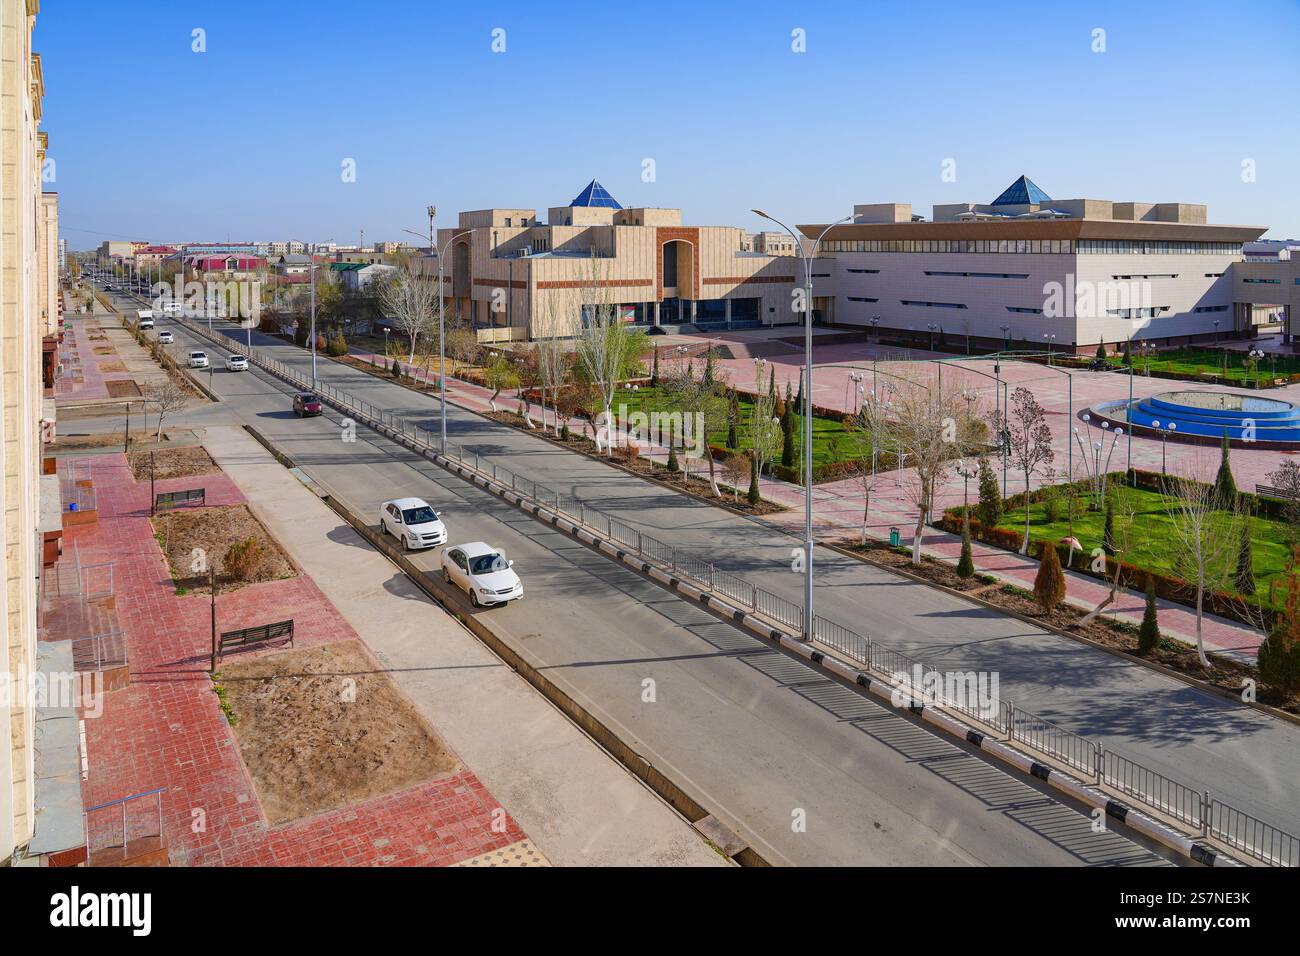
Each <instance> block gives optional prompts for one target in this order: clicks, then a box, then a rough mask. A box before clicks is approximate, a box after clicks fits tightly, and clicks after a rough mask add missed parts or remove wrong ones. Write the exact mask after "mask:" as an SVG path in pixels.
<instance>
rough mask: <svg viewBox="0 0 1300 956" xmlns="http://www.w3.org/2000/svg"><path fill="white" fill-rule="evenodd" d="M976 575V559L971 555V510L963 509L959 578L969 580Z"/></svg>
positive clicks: (958, 567)
mask: <svg viewBox="0 0 1300 956" xmlns="http://www.w3.org/2000/svg"><path fill="white" fill-rule="evenodd" d="M974 573H975V557H974V555H973V554H972V553H971V543H970V509H969V508H963V509H962V516H961V558H960V559H959V560H958V561H957V576H958V577H960V578H968V577H970V576H971V575H972V574H974Z"/></svg>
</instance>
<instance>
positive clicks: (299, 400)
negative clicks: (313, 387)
mask: <svg viewBox="0 0 1300 956" xmlns="http://www.w3.org/2000/svg"><path fill="white" fill-rule="evenodd" d="M323 411H324V408H323V407H322V406H321V403H320V399H319V398H317V397H316V396H315V395H314V394H313V393H311V392H299V393H298V394H297V395H295V396H294V397H293V413H294V414H295V415H297V416H298V417H299V418H307V417H308V416H310V415H319V414H320V413H321V412H323Z"/></svg>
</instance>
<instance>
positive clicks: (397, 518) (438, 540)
mask: <svg viewBox="0 0 1300 956" xmlns="http://www.w3.org/2000/svg"><path fill="white" fill-rule="evenodd" d="M379 530H380V531H382V532H383V533H384V534H391V535H392V536H393V537H394V538H397V539H398V540H399V541H401V542H402V547H403V548H405V549H406V550H407V551H415V550H419V549H422V548H432V547H435V546H437V545H440V544H446V543H447V526H446V525H444V524H443V523H442V518H440V517H439V516H438V512H436V511H434V510H433V509H432V508H431V507H429V503H428V502H427V501H425V500H424V499H423V498H394V499H393V500H392V501H385V502H384V503H383V505H381V506H380V508H379Z"/></svg>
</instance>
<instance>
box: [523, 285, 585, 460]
mask: <svg viewBox="0 0 1300 956" xmlns="http://www.w3.org/2000/svg"><path fill="white" fill-rule="evenodd" d="M539 312H540V314H539V315H537V316H535V317H534V329H533V332H534V337H535V338H536V340H537V370H538V372H539V373H540V376H541V381H542V430H543V431H545V430H546V399H547V396H548V394H549V396H550V398H551V412H552V415H551V417H552V420H553V424H554V428H555V432H556V434H559V431H560V420H559V413H558V410H557V408H556V406H557V403H558V399H559V391H560V386H562V385H563V384H564V379H565V377H566V376H567V375H568V372H569V367H570V366H571V365H572V363H573V355H572V349H571V348H570V347H569V345H568V343H567V341H566V340H565V339H564V338H562V337H561V336H562V335H563V334H565V333H568V332H569V331H570V330H572V329H573V328H574V327H575V326H576V325H577V323H578V316H577V315H576V314H575V313H576V312H577V307H576V303H575V302H574V301H572V299H571V298H570V297H568V296H562V294H560V293H552V294H550V295H548V296H547V297H546V298H545V300H544V305H543V306H542V308H541V309H540V310H539Z"/></svg>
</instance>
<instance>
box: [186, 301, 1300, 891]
mask: <svg viewBox="0 0 1300 956" xmlns="http://www.w3.org/2000/svg"><path fill="white" fill-rule="evenodd" d="M179 321H180V322H181V324H183V325H185V326H186V327H187V328H189V329H190V330H191V331H193V332H195V333H196V334H198V335H200V336H203V337H205V338H209V339H211V340H213V341H215V342H218V344H220V345H221V346H222V347H224V348H227V349H230V350H231V351H234V352H238V353H239V354H242V355H245V356H247V357H248V359H249V360H250V361H252V362H254V363H256V364H257V365H259V366H261V367H262V368H264V369H266V370H267V371H269V372H272V373H273V374H275V375H277V376H278V377H280V378H282V379H284V380H285V381H286V382H288V383H290V384H291V385H295V386H297V387H301V388H311V387H313V386H312V385H311V382H310V381H309V379H307V378H306V377H305V376H303V375H300V374H299V373H297V372H295V371H294V370H293V369H290V368H288V367H287V366H285V365H284V364H283V363H281V362H279V361H277V360H275V359H273V358H271V357H270V356H268V355H265V354H263V353H262V352H261V351H260V350H258V349H250V348H248V347H247V346H246V345H243V344H242V343H240V342H238V341H236V340H234V339H229V338H226V337H223V336H220V335H219V334H217V333H209V332H208V331H207V330H206V329H204V328H202V327H201V326H199V325H198V324H197V323H194V322H193V321H192V320H189V319H186V318H181V319H179ZM315 387H316V392H317V394H318V395H320V396H321V397H322V398H324V399H326V400H327V401H329V402H330V404H332V405H334V406H335V407H337V408H338V409H339V410H340V411H342V412H344V413H345V414H348V415H349V416H350V417H352V418H358V419H364V420H369V421H370V422H371V423H372V424H375V425H377V426H379V428H380V430H381V431H385V432H388V433H390V434H393V435H395V436H400V437H401V438H403V439H405V440H406V441H407V442H409V443H410V444H411V445H412V447H413V448H415V449H416V450H419V451H420V452H421V453H422V454H433V455H442V456H443V457H445V458H446V459H448V460H450V461H455V462H457V463H458V464H459V465H460V466H461V467H463V468H466V469H472V471H473V472H474V473H475V474H478V475H481V476H483V477H484V478H490V479H491V480H492V481H494V482H496V483H497V484H499V485H502V486H508V487H509V488H510V489H511V490H512V491H514V492H515V493H517V494H519V495H521V496H527V497H529V498H531V499H532V500H533V501H534V502H536V503H537V504H538V505H539V506H540V507H546V508H554V509H555V511H556V513H557V514H558V515H562V516H564V517H565V518H566V519H568V520H569V521H571V522H573V523H574V524H575V525H577V526H579V527H583V528H586V529H589V530H590V531H592V532H594V533H595V534H596V535H597V536H598V537H601V538H604V539H606V540H609V541H611V542H614V543H616V544H618V545H620V546H623V547H626V548H628V549H629V550H631V551H632V552H633V553H635V554H637V555H638V556H640V557H642V558H643V559H645V560H647V561H649V562H652V563H654V564H656V565H660V566H661V567H664V568H667V569H670V570H671V571H672V573H673V574H674V575H675V576H679V577H682V578H689V579H691V580H693V581H695V582H698V583H699V584H700V585H701V586H703V587H704V588H706V589H708V590H710V591H713V590H716V591H718V592H719V593H722V594H725V595H726V596H727V597H730V598H732V599H733V600H736V601H737V602H739V603H743V604H744V605H745V608H746V609H748V610H749V611H751V612H753V613H754V614H756V615H758V616H761V617H764V618H767V619H768V620H771V621H774V622H776V623H779V624H781V625H784V626H785V627H788V628H790V629H791V631H792V632H794V633H795V634H802V633H803V606H802V605H801V604H797V603H795V602H793V601H790V600H789V599H787V598H784V597H782V596H781V595H778V594H773V593H772V592H771V591H768V590H766V589H764V588H760V587H757V586H756V585H753V584H750V583H749V582H746V581H745V580H744V579H742V578H739V577H737V576H735V575H732V574H730V573H729V572H719V571H718V570H717V569H716V568H715V567H714V566H713V564H712V562H710V561H707V560H705V559H703V558H700V557H699V556H698V555H695V554H691V553H689V552H685V551H682V550H681V549H679V548H676V547H674V546H673V545H669V544H666V543H664V542H662V541H659V540H658V539H656V538H653V537H651V536H649V535H645V534H642V533H640V532H637V531H636V530H635V529H633V528H631V527H630V526H628V525H626V524H624V523H623V522H621V521H619V520H618V519H616V518H612V517H611V516H609V515H607V514H605V513H604V512H602V511H600V510H598V509H596V508H594V507H592V506H591V505H587V504H585V503H583V502H581V501H579V500H578V499H576V498H574V497H571V496H565V495H563V494H561V493H560V492H558V491H555V490H553V489H551V488H547V487H546V486H544V485H541V484H538V483H537V482H536V481H535V480H533V479H531V478H522V477H520V476H518V475H516V474H515V473H514V472H512V471H510V470H509V469H508V468H505V467H503V466H501V465H498V464H495V463H484V462H480V460H479V458H478V456H477V455H469V456H467V455H466V454H465V451H464V449H462V448H460V447H459V446H456V445H453V444H448V445H447V447H446V449H445V451H442V452H440V451H439V450H438V447H439V444H440V443H439V442H435V441H434V436H433V435H432V433H430V432H428V431H426V430H424V429H421V428H419V427H417V426H414V425H413V424H412V423H408V422H406V421H405V420H404V419H402V418H401V417H400V416H396V415H395V414H394V413H392V412H391V411H388V410H385V409H379V408H377V407H375V406H373V405H370V404H369V403H367V402H364V401H362V400H360V399H357V398H355V397H353V396H351V395H350V394H348V393H347V392H343V391H339V390H336V389H334V388H332V387H325V388H322V387H321V386H320V385H319V384H318V385H317V386H315ZM719 575H722V578H721V580H722V581H724V582H725V585H720V584H719V580H720V578H719ZM813 625H814V628H813V638H814V640H816V641H818V642H819V643H823V644H825V646H827V647H831V648H833V649H835V650H836V651H838V652H840V653H842V654H844V656H845V657H848V658H850V659H851V660H853V661H855V662H856V663H858V664H861V665H862V666H863V667H865V668H866V669H867V670H869V671H874V672H876V673H877V674H882V675H885V676H886V677H890V678H893V677H894V676H895V675H899V674H906V675H909V679H910V678H911V677H912V675H915V674H918V673H919V674H920V675H921V676H922V680H923V681H925V682H926V683H927V685H928V682H929V680H930V679H932V678H936V677H937V678H940V679H939V680H937V681H936V682H935V684H934V686H937V687H940V688H942V687H944V686H945V684H944V681H943V680H942V677H943V672H942V671H941V670H940V669H939V668H937V667H935V666H933V665H931V664H927V663H925V662H923V661H920V660H918V659H916V658H913V657H910V656H909V655H907V654H904V653H903V652H901V651H898V650H895V649H893V648H891V647H888V646H887V645H884V644H881V643H880V642H878V641H873V640H871V639H870V638H869V637H865V636H863V635H861V634H858V633H857V632H856V631H854V630H852V629H851V628H849V627H846V626H844V625H842V624H838V623H836V622H834V621H831V620H829V619H827V618H823V617H821V616H820V615H819V616H816V617H815V618H814V620H813ZM914 690H917V691H918V693H917V699H918V700H920V699H921V695H920V694H919V689H914ZM937 703H938V704H939V705H940V706H941V707H944V708H951V709H953V710H956V711H958V712H960V713H962V714H964V715H966V716H968V717H971V718H973V719H974V720H977V721H979V722H981V723H982V724H984V725H985V726H987V727H990V728H992V729H993V730H994V731H995V732H997V733H1000V734H1002V735H1004V736H1006V737H1007V739H1008V740H1010V741H1014V742H1015V743H1017V744H1020V745H1021V746H1023V747H1025V748H1027V749H1028V750H1030V751H1033V752H1036V753H1039V754H1042V755H1043V756H1046V757H1049V758H1051V759H1054V760H1057V761H1059V762H1061V763H1063V764H1065V765H1066V766H1068V767H1070V768H1072V769H1074V770H1077V771H1079V772H1081V773H1083V774H1085V775H1086V776H1088V777H1090V778H1091V779H1092V780H1093V781H1094V782H1095V783H1096V784H1097V785H1099V786H1100V785H1105V786H1107V787H1110V788H1111V789H1112V790H1114V791H1115V792H1117V793H1121V794H1123V795H1125V796H1127V797H1129V798H1131V799H1133V800H1134V801H1136V802H1138V803H1141V804H1143V805H1144V806H1146V807H1148V808H1150V809H1153V810H1155V811H1157V812H1158V813H1160V814H1163V815H1166V816H1168V817H1170V818H1172V819H1175V820H1178V821H1179V822H1181V823H1183V824H1186V825H1188V826H1191V827H1193V828H1197V829H1202V830H1203V831H1204V832H1205V834H1206V835H1208V836H1210V837H1213V838H1215V839H1218V840H1220V841H1222V842H1223V843H1224V844H1225V845H1227V846H1230V847H1232V848H1234V849H1236V850H1239V851H1241V852H1243V853H1245V854H1247V855H1249V856H1251V857H1252V858H1254V859H1256V860H1259V861H1260V862H1262V863H1265V864H1267V865H1269V866H1283V867H1300V837H1296V836H1294V835H1292V834H1291V833H1288V832H1287V831H1285V830H1282V829H1280V828H1278V827H1275V826H1273V825H1271V824H1268V823H1265V822H1264V821H1262V820H1259V819H1257V818H1255V817H1253V816H1251V815H1250V814H1248V813H1245V812H1244V811H1241V810H1238V809H1236V808H1235V807H1232V806H1230V805H1229V804H1226V803H1223V802H1222V801H1219V800H1214V799H1211V798H1210V796H1209V794H1208V793H1206V792H1201V793H1200V794H1199V795H1198V796H1197V797H1196V799H1195V800H1194V799H1193V797H1192V796H1191V795H1193V794H1197V791H1195V790H1194V789H1193V788H1191V787H1187V786H1185V785H1183V784H1179V783H1176V782H1174V781H1172V780H1170V779H1169V778H1167V777H1164V776H1162V775H1161V774H1159V773H1157V772H1156V771H1154V770H1151V769H1149V768H1147V767H1144V766H1142V765H1141V764H1139V763H1137V762H1136V761H1134V760H1130V759H1128V758H1125V757H1121V756H1119V755H1118V754H1114V753H1113V752H1111V751H1104V750H1103V748H1102V747H1101V745H1100V744H1099V743H1097V742H1096V741H1093V740H1090V739H1089V738H1087V737H1083V736H1081V735H1079V734H1076V733H1074V732H1072V731H1069V730H1066V729H1065V728H1063V727H1060V726H1057V725H1056V724H1054V723H1052V722H1051V721H1049V720H1047V719H1045V718H1043V717H1039V716H1038V715H1037V714H1034V713H1032V712H1031V711H1028V710H1024V709H1022V708H1019V707H1017V706H1015V703H1014V702H1013V701H1007V700H999V701H998V702H997V707H996V708H993V707H984V706H978V707H977V706H972V704H971V702H970V701H960V700H950V699H948V698H947V697H945V696H943V695H939V698H938V700H937ZM1198 800H1199V804H1198V803H1197V801H1198Z"/></svg>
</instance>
